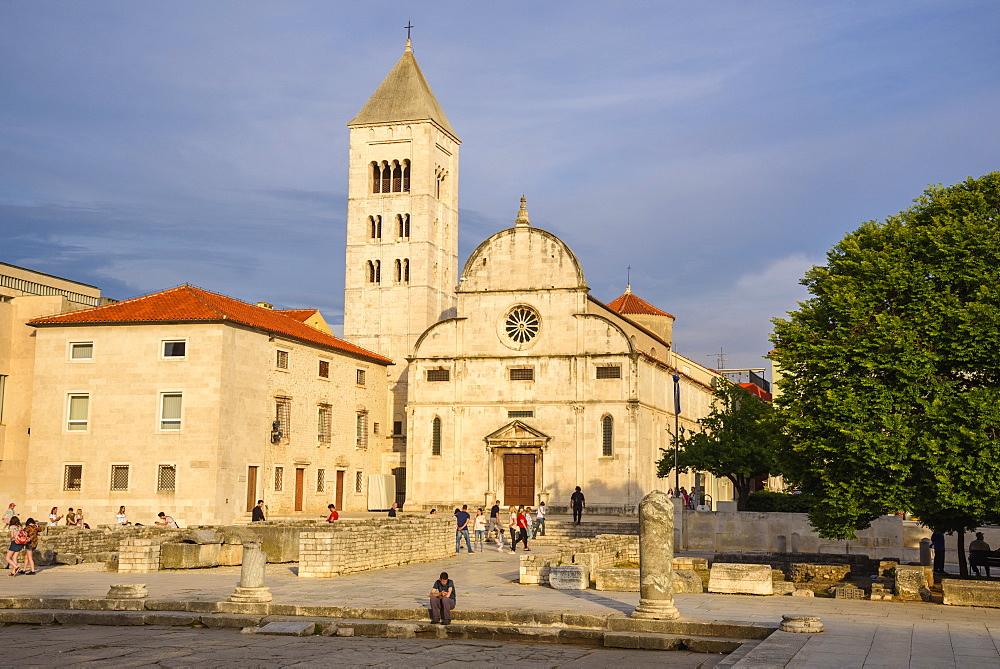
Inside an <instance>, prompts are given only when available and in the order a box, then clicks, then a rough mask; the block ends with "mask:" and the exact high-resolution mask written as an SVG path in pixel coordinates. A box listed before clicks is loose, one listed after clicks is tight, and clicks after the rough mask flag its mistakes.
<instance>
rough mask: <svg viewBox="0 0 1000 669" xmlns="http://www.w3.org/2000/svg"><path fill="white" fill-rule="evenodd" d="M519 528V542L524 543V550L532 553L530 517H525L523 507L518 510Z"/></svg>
mask: <svg viewBox="0 0 1000 669" xmlns="http://www.w3.org/2000/svg"><path fill="white" fill-rule="evenodd" d="M517 527H518V530H519V532H518V535H517V540H518V541H523V542H524V550H526V551H530V550H531V549H530V548H528V517H527V516H526V515H524V507H523V506H519V507H518V508H517Z"/></svg>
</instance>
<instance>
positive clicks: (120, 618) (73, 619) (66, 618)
mask: <svg viewBox="0 0 1000 669" xmlns="http://www.w3.org/2000/svg"><path fill="white" fill-rule="evenodd" d="M55 618H56V622H58V623H60V624H62V625H111V626H114V627H125V626H126V625H145V624H146V623H145V621H144V620H143V619H144V618H145V614H144V613H142V612H139V611H116V612H108V611H58V612H57V613H56V614H55Z"/></svg>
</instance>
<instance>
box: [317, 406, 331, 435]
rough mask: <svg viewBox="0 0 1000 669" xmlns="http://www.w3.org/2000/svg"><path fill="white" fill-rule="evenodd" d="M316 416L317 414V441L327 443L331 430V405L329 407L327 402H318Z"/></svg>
mask: <svg viewBox="0 0 1000 669" xmlns="http://www.w3.org/2000/svg"><path fill="white" fill-rule="evenodd" d="M317 416H318V425H317V437H318V440H319V443H321V444H329V443H330V440H331V438H332V432H333V430H332V428H331V425H332V423H333V407H331V406H330V405H329V404H320V405H319V411H318V412H317Z"/></svg>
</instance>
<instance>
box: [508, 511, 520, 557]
mask: <svg viewBox="0 0 1000 669" xmlns="http://www.w3.org/2000/svg"><path fill="white" fill-rule="evenodd" d="M507 529H508V530H510V552H511V553H516V552H517V534H518V528H517V507H516V506H514V505H513V504H512V505H511V507H510V520H509V521H507Z"/></svg>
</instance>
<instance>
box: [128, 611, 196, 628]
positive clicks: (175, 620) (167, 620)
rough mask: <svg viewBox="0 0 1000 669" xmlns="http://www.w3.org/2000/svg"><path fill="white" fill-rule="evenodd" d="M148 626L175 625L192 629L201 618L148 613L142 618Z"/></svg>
mask: <svg viewBox="0 0 1000 669" xmlns="http://www.w3.org/2000/svg"><path fill="white" fill-rule="evenodd" d="M142 620H143V622H144V623H145V624H146V625H175V626H178V627H180V626H183V627H190V626H191V625H194V624H195V623H197V622H200V620H199V617H198V616H197V615H195V614H193V613H173V612H166V613H147V614H146V615H144V616H143V617H142Z"/></svg>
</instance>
